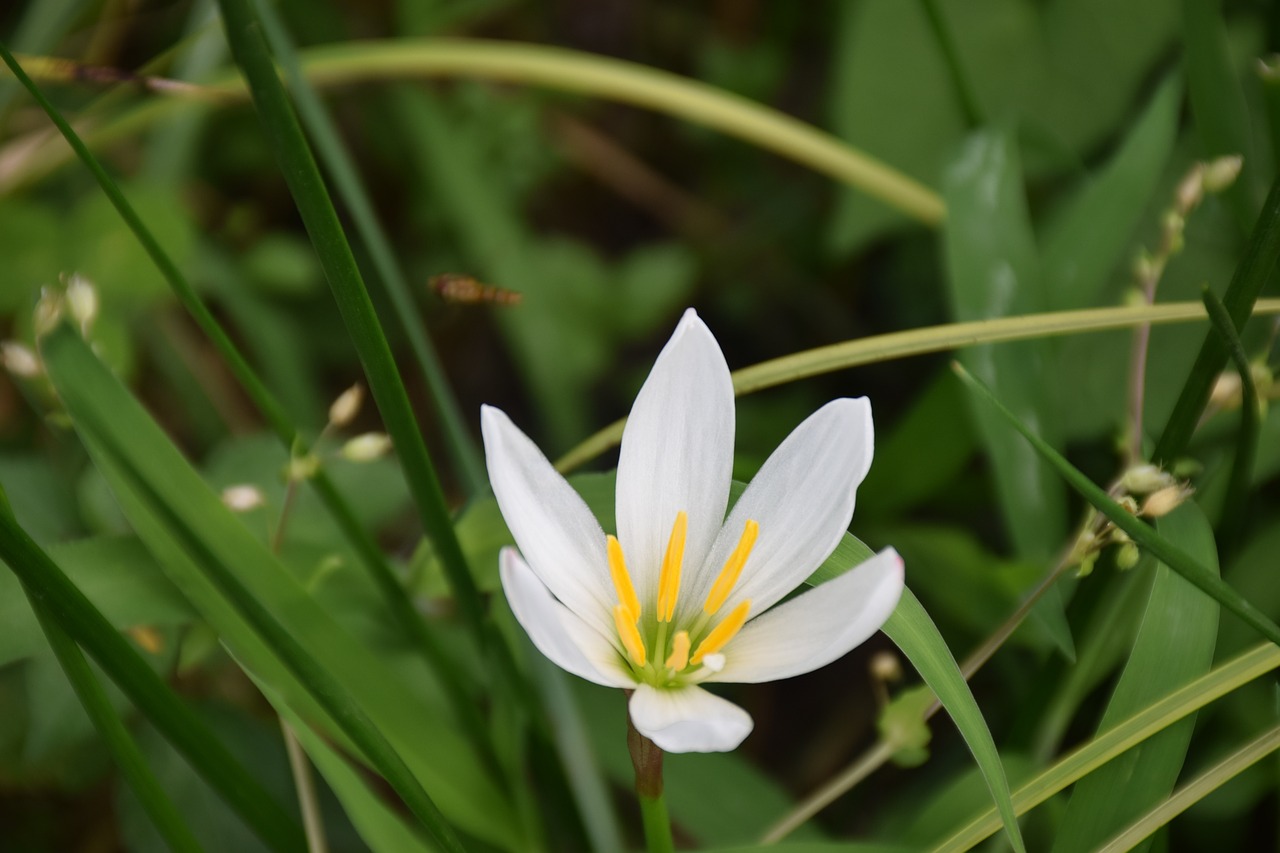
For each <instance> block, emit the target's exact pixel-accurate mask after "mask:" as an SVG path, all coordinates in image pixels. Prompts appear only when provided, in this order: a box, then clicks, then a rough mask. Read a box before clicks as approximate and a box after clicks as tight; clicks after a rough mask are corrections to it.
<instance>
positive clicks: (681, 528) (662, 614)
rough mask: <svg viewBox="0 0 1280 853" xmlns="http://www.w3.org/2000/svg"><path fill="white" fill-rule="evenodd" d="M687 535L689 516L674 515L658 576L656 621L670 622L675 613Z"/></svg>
mask: <svg viewBox="0 0 1280 853" xmlns="http://www.w3.org/2000/svg"><path fill="white" fill-rule="evenodd" d="M688 533H689V514H688V513H687V512H685V511H684V510H680V511H679V512H678V513H676V523H675V524H674V525H672V527H671V538H670V539H669V540H668V541H667V554H666V556H665V557H663V558H662V571H661V572H660V573H659V574H658V621H659V622H670V621H671V617H672V616H673V615H675V612H676V599H677V598H679V597H680V567H681V565H683V563H684V540H685V537H686V536H687V535H688Z"/></svg>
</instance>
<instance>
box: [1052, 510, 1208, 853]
mask: <svg viewBox="0 0 1280 853" xmlns="http://www.w3.org/2000/svg"><path fill="white" fill-rule="evenodd" d="M1156 527H1157V529H1158V530H1159V532H1160V534H1161V535H1163V536H1164V537H1165V538H1167V539H1168V540H1169V541H1171V542H1173V543H1174V544H1176V545H1178V546H1179V547H1182V548H1183V549H1185V550H1186V551H1187V552H1188V553H1189V554H1191V555H1192V556H1194V557H1195V558H1197V559H1198V560H1200V561H1201V562H1202V563H1203V564H1204V565H1206V566H1208V567H1209V568H1210V569H1211V570H1213V571H1217V568H1218V566H1217V549H1216V547H1215V545H1214V540H1213V528H1212V527H1211V526H1210V524H1209V521H1208V519H1207V518H1205V515H1204V512H1203V511H1201V509H1200V508H1199V507H1198V506H1197V505H1196V504H1194V503H1190V502H1188V503H1185V504H1183V505H1182V506H1180V507H1178V508H1177V509H1176V510H1174V511H1173V512H1171V513H1169V514H1168V515H1166V516H1164V517H1163V518H1160V519H1159V520H1158V521H1157V523H1156ZM1155 574H1156V577H1155V582H1154V584H1153V586H1152V587H1151V594H1150V596H1149V597H1148V599H1147V605H1146V611H1145V613H1144V615H1143V617H1142V624H1141V627H1139V629H1138V636H1137V639H1136V640H1135V641H1134V645H1133V651H1132V653H1131V654H1130V655H1129V661H1128V663H1127V664H1126V665H1125V669H1124V672H1123V673H1122V674H1121V676H1120V680H1119V682H1118V683H1117V684H1116V688H1115V691H1114V692H1113V693H1112V695H1111V700H1110V702H1108V703H1107V710H1106V712H1105V713H1104V714H1103V716H1102V721H1101V722H1100V723H1099V724H1098V730H1099V731H1106V730H1107V729H1109V728H1111V727H1112V726H1114V725H1116V724H1117V723H1119V722H1120V721H1121V720H1124V719H1126V718H1127V717H1130V716H1132V715H1133V714H1135V713H1137V712H1138V711H1140V710H1142V709H1143V708H1144V707H1146V706H1147V705H1149V704H1150V703H1151V702H1152V701H1154V700H1156V699H1159V698H1160V697H1161V696H1164V695H1165V694H1167V693H1170V692H1172V691H1173V690H1176V689H1177V688H1179V687H1182V686H1184V685H1185V684H1186V683H1187V682H1189V681H1192V680H1194V679H1195V678H1198V677H1200V676H1202V675H1204V673H1206V672H1207V671H1208V670H1209V668H1210V666H1211V665H1212V663H1213V650H1214V644H1215V641H1216V639H1217V635H1218V605H1217V603H1216V602H1214V601H1213V600H1212V599H1210V598H1209V597H1208V596H1205V595H1204V594H1202V593H1201V592H1200V590H1198V589H1196V588H1195V587H1194V586H1192V585H1191V584H1190V583H1188V582H1187V581H1185V580H1184V579H1183V578H1182V577H1180V576H1179V575H1178V574H1177V573H1175V572H1173V571H1172V570H1171V569H1169V568H1168V567H1167V566H1163V565H1158V566H1157V567H1156V569H1155ZM1194 727H1195V715H1194V714H1192V715H1188V716H1187V717H1186V718H1184V719H1183V720H1181V721H1179V722H1178V723H1176V724H1175V725H1172V726H1169V727H1168V728H1167V729H1165V730H1164V731H1162V732H1160V733H1159V734H1157V735H1155V736H1153V737H1151V738H1149V739H1148V740H1146V741H1144V742H1143V743H1141V744H1140V745H1138V746H1135V747H1134V748H1133V749H1130V750H1129V751H1128V752H1126V753H1124V754H1123V755H1121V756H1119V757H1117V758H1115V759H1113V760H1112V761H1110V762H1108V763H1107V764H1106V765H1105V766H1104V767H1102V768H1100V769H1099V770H1096V771H1094V772H1093V773H1091V774H1089V775H1088V776H1086V777H1085V778H1084V779H1081V780H1080V782H1079V783H1077V784H1076V787H1075V789H1074V790H1073V791H1072V794H1071V801H1070V803H1069V804H1068V806H1067V811H1066V814H1065V815H1064V816H1063V818H1062V820H1061V822H1060V823H1059V833H1058V836H1057V840H1056V842H1055V844H1054V848H1053V849H1054V851H1055V853H1075V851H1085V850H1093V849H1094V848H1095V847H1096V846H1097V845H1098V844H1099V843H1101V842H1102V841H1105V840H1106V839H1107V838H1108V837H1109V836H1110V835H1112V834H1113V833H1115V832H1116V831H1117V830H1119V829H1121V828H1123V827H1124V826H1125V825H1126V824H1127V823H1128V822H1129V821H1130V820H1132V819H1133V818H1135V817H1137V816H1138V815H1141V814H1142V813H1143V812H1145V811H1146V810H1148V809H1150V808H1151V807H1152V806H1154V805H1156V804H1157V803H1158V802H1160V801H1161V800H1163V799H1164V798H1166V797H1167V796H1169V793H1170V792H1171V791H1172V790H1173V786H1174V784H1175V783H1176V782H1177V780H1178V774H1179V773H1180V772H1181V770H1182V763H1183V761H1184V759H1185V758H1186V755H1187V747H1188V745H1189V744H1190V741H1191V732H1192V729H1194ZM1145 846H1146V845H1145V844H1143V845H1140V846H1139V847H1138V848H1135V849H1139V850H1142V849H1145Z"/></svg>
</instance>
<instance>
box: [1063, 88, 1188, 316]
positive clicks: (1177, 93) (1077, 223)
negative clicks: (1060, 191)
mask: <svg viewBox="0 0 1280 853" xmlns="http://www.w3.org/2000/svg"><path fill="white" fill-rule="evenodd" d="M1181 96H1182V87H1181V85H1180V82H1179V78H1178V76H1177V75H1176V74H1175V75H1170V77H1169V78H1168V79H1167V80H1165V82H1164V83H1163V84H1162V85H1161V86H1160V88H1159V89H1158V90H1157V91H1156V94H1155V95H1154V96H1153V97H1152V98H1151V101H1150V103H1149V104H1148V106H1147V108H1146V110H1145V111H1144V112H1143V113H1142V115H1140V116H1139V117H1138V118H1137V120H1136V121H1135V122H1134V125H1133V129H1132V130H1130V131H1129V135H1128V136H1127V137H1125V139H1124V141H1123V142H1122V143H1121V144H1120V146H1119V148H1118V149H1117V150H1116V151H1115V153H1114V154H1112V155H1111V158H1110V159H1109V160H1108V161H1107V163H1106V165H1105V166H1103V167H1102V168H1101V169H1100V170H1099V172H1098V174H1097V175H1096V176H1093V177H1091V178H1090V179H1088V180H1086V181H1085V182H1084V185H1083V186H1082V187H1081V188H1080V190H1079V191H1077V192H1076V194H1075V195H1074V196H1073V197H1072V198H1071V199H1070V201H1068V202H1067V203H1066V205H1064V207H1063V209H1062V210H1061V211H1060V212H1059V213H1058V214H1057V216H1056V217H1055V219H1054V221H1053V222H1052V224H1051V225H1050V226H1049V227H1048V228H1047V229H1046V231H1045V234H1044V237H1043V240H1042V246H1043V249H1042V252H1041V258H1042V263H1041V269H1042V270H1043V275H1044V289H1045V297H1046V307H1047V308H1050V309H1059V310H1060V309H1064V308H1084V307H1087V306H1088V305H1090V304H1092V303H1093V302H1094V300H1095V299H1097V297H1098V296H1099V295H1100V294H1101V293H1102V292H1103V289H1104V288H1105V286H1106V285H1107V282H1108V279H1109V277H1110V276H1111V275H1112V274H1113V273H1114V271H1115V269H1116V266H1117V264H1119V263H1121V262H1123V261H1125V260H1126V257H1125V252H1126V250H1129V249H1130V247H1131V246H1132V244H1133V232H1134V229H1135V228H1136V227H1137V225H1138V223H1139V221H1140V220H1141V218H1142V215H1143V213H1145V212H1146V210H1147V208H1148V207H1149V206H1150V204H1151V198H1152V196H1153V194H1154V193H1155V191H1156V187H1157V184H1158V182H1159V180H1160V177H1161V175H1162V173H1163V172H1164V169H1165V165H1166V164H1167V163H1168V160H1169V155H1170V153H1171V151H1172V150H1173V142H1174V139H1175V137H1176V135H1177V128H1178V107H1179V106H1180V104H1181V101H1182V97H1181Z"/></svg>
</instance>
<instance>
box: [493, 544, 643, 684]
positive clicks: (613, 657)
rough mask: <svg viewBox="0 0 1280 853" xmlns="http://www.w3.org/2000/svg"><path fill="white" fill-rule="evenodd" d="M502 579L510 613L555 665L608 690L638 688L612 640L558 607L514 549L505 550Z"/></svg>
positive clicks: (556, 602)
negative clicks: (633, 686) (612, 688)
mask: <svg viewBox="0 0 1280 853" xmlns="http://www.w3.org/2000/svg"><path fill="white" fill-rule="evenodd" d="M498 575H499V577H501V578H502V589H503V591H504V592H505V593H506V594H507V603H508V604H510V605H511V612H512V613H514V614H515V615H516V619H517V620H518V621H519V622H520V624H521V626H523V627H524V630H525V632H526V633H527V634H528V635H529V639H530V640H533V644H534V645H535V646H537V647H538V651H540V652H542V653H543V654H544V655H546V656H547V658H548V659H550V661H551V662H552V663H554V664H555V665H556V666H558V667H560V668H561V669H563V670H566V671H567V672H571V673H573V674H574V675H576V676H579V677H580V678H585V679H586V680H587V681H592V682H595V683H596V684H603V685H604V686H605V687H631V686H632V685H633V684H634V680H633V679H632V678H630V677H629V676H628V674H627V671H626V669H624V667H623V666H622V663H621V658H620V656H619V652H618V650H617V649H615V648H614V647H613V644H612V643H611V642H610V640H609V639H608V638H607V637H605V636H602V635H601V634H600V633H599V632H598V631H596V630H595V629H594V628H592V627H591V626H590V625H588V624H587V623H586V622H583V621H582V620H581V619H579V618H578V617H577V616H574V615H573V613H572V612H570V610H569V608H567V607H565V606H564V605H563V604H561V603H560V602H558V601H556V600H555V599H554V598H553V597H552V596H551V593H550V592H549V591H548V590H547V588H546V587H545V586H543V584H542V581H540V580H538V577H537V575H535V574H534V573H533V570H532V569H530V568H529V566H528V564H526V563H525V561H524V560H522V559H520V556H519V555H518V554H517V553H516V551H515V549H514V548H503V549H502V554H501V556H500V557H499V558H498Z"/></svg>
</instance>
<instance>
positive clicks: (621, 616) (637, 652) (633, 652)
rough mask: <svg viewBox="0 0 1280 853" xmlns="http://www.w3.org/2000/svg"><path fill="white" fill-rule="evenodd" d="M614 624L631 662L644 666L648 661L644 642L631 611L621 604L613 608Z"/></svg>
mask: <svg viewBox="0 0 1280 853" xmlns="http://www.w3.org/2000/svg"><path fill="white" fill-rule="evenodd" d="M613 624H614V625H615V626H617V629H618V639H620V640H622V646H623V648H625V649H626V650H627V657H629V658H631V662H632V663H634V664H635V665H636V666H644V665H645V661H646V660H647V657H646V655H645V651H644V640H642V639H641V638H640V629H639V628H637V627H636V623H635V620H634V619H632V618H631V611H630V610H628V609H627V606H626V605H625V604H619V605H617V606H616V607H614V608H613Z"/></svg>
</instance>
